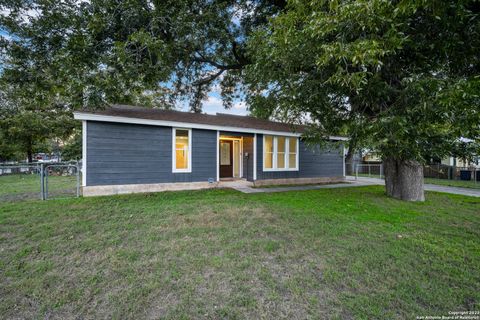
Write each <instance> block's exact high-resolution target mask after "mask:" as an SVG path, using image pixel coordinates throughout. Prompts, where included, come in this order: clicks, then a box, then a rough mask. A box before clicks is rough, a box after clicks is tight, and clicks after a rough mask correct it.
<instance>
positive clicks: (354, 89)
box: [246, 0, 480, 199]
mask: <svg viewBox="0 0 480 320" xmlns="http://www.w3.org/2000/svg"><path fill="white" fill-rule="evenodd" d="M479 13H480V6H479V4H478V2H475V1H381V0H372V1H323V0H316V1H292V2H290V3H289V6H288V7H287V10H285V11H284V12H283V13H282V14H280V15H278V16H276V17H273V18H272V19H271V23H270V24H269V25H268V26H266V27H264V28H261V29H260V30H258V31H257V32H256V34H255V36H254V37H252V38H251V41H250V42H249V52H251V53H252V56H253V61H254V62H255V63H254V64H252V65H250V66H248V67H247V72H246V78H247V81H248V83H249V85H250V86H249V97H248V99H249V102H250V104H251V107H252V109H253V110H255V112H256V113H267V114H276V115H278V116H279V117H281V118H289V119H292V120H294V119H299V118H300V117H302V116H303V117H308V118H309V119H311V120H312V121H313V122H314V123H315V124H316V128H315V130H314V131H313V132H312V134H314V135H318V134H323V135H326V134H331V133H335V131H337V132H338V131H339V130H343V129H344V128H348V132H349V135H350V136H353V137H356V138H358V139H360V141H365V140H367V139H368V141H369V143H370V145H371V146H372V147H374V148H375V149H376V150H378V152H379V153H380V155H381V156H382V157H383V159H384V160H385V161H386V163H387V164H388V163H392V164H393V165H392V166H391V168H390V170H388V171H389V172H390V173H392V169H395V170H396V171H397V173H398V171H402V170H403V169H405V170H406V169H407V168H408V167H412V166H416V167H417V168H418V164H420V163H422V162H425V161H426V160H427V159H430V158H432V157H436V158H442V157H444V156H446V155H449V154H450V153H451V152H452V150H453V149H454V148H455V145H457V144H458V143H459V138H460V137H467V138H471V139H478V138H479V137H480V112H479V110H480V108H479V107H480V99H479V92H480V76H479V75H480V73H479V71H480V63H479V62H480V61H479V59H480V56H479V54H478V53H479V49H480V15H479ZM477 141H478V140H477ZM477 150H478V149H477ZM402 166H406V167H407V168H403V167H402ZM400 168H403V169H400ZM403 171H404V170H403ZM417 176H418V174H417ZM389 178H390V179H396V180H398V179H400V178H401V177H389V176H388V175H387V185H388V184H389ZM409 179H410V181H414V177H412V176H410V177H409ZM412 179H413V180H412ZM395 185H397V186H398V188H397V189H396V190H390V191H391V192H390V193H391V194H392V195H395V196H398V197H403V196H402V187H401V186H400V183H398V181H395ZM412 185H415V183H411V184H410V187H409V188H410V189H414V187H412ZM417 185H422V188H423V183H421V184H420V183H418V184H417ZM407 193H408V192H407ZM418 194H421V196H420V195H419V196H418V197H419V199H422V198H423V189H422V190H421V191H419V192H418ZM404 196H405V197H407V198H408V197H409V196H408V195H404Z"/></svg>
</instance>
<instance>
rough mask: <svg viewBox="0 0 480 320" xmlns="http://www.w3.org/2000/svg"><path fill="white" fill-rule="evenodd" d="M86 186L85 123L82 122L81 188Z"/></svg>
mask: <svg viewBox="0 0 480 320" xmlns="http://www.w3.org/2000/svg"><path fill="white" fill-rule="evenodd" d="M86 186H87V121H85V120H84V121H82V187H86Z"/></svg>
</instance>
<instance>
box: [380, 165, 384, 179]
mask: <svg viewBox="0 0 480 320" xmlns="http://www.w3.org/2000/svg"><path fill="white" fill-rule="evenodd" d="M382 176H383V163H380V179H382Z"/></svg>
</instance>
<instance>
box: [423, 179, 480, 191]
mask: <svg viewBox="0 0 480 320" xmlns="http://www.w3.org/2000/svg"><path fill="white" fill-rule="evenodd" d="M425 183H430V184H438V185H441V186H450V187H462V188H472V189H480V181H477V182H476V183H475V181H473V180H470V181H464V180H448V179H435V178H425Z"/></svg>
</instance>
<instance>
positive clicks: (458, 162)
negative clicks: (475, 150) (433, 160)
mask: <svg viewBox="0 0 480 320" xmlns="http://www.w3.org/2000/svg"><path fill="white" fill-rule="evenodd" d="M440 163H441V164H444V165H447V166H453V167H457V168H480V157H474V160H473V161H468V160H465V159H460V158H455V157H448V158H445V159H442V161H441V162H440Z"/></svg>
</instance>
